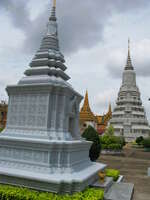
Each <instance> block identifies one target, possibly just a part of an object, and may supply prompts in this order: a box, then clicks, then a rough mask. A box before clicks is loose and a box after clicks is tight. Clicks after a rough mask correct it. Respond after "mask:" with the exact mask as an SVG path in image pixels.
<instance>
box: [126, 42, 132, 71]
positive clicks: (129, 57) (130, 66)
mask: <svg viewBox="0 0 150 200" xmlns="http://www.w3.org/2000/svg"><path fill="white" fill-rule="evenodd" d="M125 70H133V66H132V61H131V55H130V39H128V57H127V63H126V66H125Z"/></svg>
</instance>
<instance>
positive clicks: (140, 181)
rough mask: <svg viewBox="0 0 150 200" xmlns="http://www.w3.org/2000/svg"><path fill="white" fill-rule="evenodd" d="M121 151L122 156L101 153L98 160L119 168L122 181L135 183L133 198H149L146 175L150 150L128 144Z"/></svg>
mask: <svg viewBox="0 0 150 200" xmlns="http://www.w3.org/2000/svg"><path fill="white" fill-rule="evenodd" d="M123 153H124V155H122V156H110V155H109V156H107V155H101V157H100V162H102V163H106V164H107V165H108V167H110V168H115V169H118V170H120V172H121V174H122V175H124V182H129V183H134V184H135V188H134V196H133V200H150V177H148V176H147V173H148V167H150V152H144V151H143V149H136V148H131V147H130V146H128V147H126V148H125V149H124V152H123Z"/></svg>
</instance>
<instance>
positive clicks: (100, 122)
mask: <svg viewBox="0 0 150 200" xmlns="http://www.w3.org/2000/svg"><path fill="white" fill-rule="evenodd" d="M111 116H112V111H111V105H109V110H108V112H107V113H106V114H105V115H94V113H93V112H92V111H91V108H90V105H89V99H88V92H87V91H86V95H85V99H84V103H83V106H82V108H81V110H80V132H81V134H82V133H83V132H84V130H85V129H86V128H87V127H88V126H89V125H90V126H92V127H93V128H95V129H96V130H97V132H98V133H99V134H103V133H104V132H105V130H106V127H107V125H108V122H109V120H110V119H111Z"/></svg>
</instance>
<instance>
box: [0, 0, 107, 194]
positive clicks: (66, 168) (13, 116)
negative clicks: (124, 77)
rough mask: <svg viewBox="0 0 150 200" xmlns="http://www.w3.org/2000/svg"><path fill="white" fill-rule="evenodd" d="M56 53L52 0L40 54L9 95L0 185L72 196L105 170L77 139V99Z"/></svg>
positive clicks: (0, 137) (1, 140)
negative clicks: (70, 194) (4, 184)
mask: <svg viewBox="0 0 150 200" xmlns="http://www.w3.org/2000/svg"><path fill="white" fill-rule="evenodd" d="M65 70H66V66H65V60H64V56H63V55H62V53H61V52H60V49H59V41H58V30H57V20H56V0H54V1H53V7H52V11H51V16H50V18H49V21H48V25H47V32H46V34H45V36H44V37H43V40H42V43H41V46H40V49H39V50H38V51H37V52H36V54H35V56H34V58H33V60H32V62H31V63H30V66H29V68H28V69H27V70H26V71H25V77H23V78H22V79H21V80H20V81H19V83H18V84H17V85H12V86H8V87H7V92H8V95H9V105H8V120H7V125H6V129H5V130H4V131H3V132H2V134H1V135H0V183H6V184H14V185H19V186H26V187H30V188H34V189H38V190H44V191H51V192H63V193H72V192H77V191H81V190H83V189H85V188H86V187H87V186H88V185H90V184H92V183H93V182H94V181H96V180H97V179H98V172H99V170H102V169H104V168H105V165H103V164H100V163H94V162H91V161H90V159H89V149H90V146H91V142H87V141H85V140H83V139H81V136H80V133H79V104H80V102H81V100H82V96H81V95H80V94H79V93H78V92H76V91H75V90H74V89H73V88H72V86H71V85H70V84H69V83H68V82H67V81H68V80H69V76H68V75H67V74H66V72H65Z"/></svg>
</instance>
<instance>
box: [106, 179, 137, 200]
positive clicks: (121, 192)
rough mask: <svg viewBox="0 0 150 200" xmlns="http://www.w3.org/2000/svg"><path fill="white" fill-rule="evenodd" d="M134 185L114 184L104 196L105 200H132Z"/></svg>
mask: <svg viewBox="0 0 150 200" xmlns="http://www.w3.org/2000/svg"><path fill="white" fill-rule="evenodd" d="M133 192H134V184H132V183H114V184H113V185H112V187H111V188H110V189H109V190H108V192H107V193H105V195H104V199H105V200H132V197H133Z"/></svg>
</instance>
